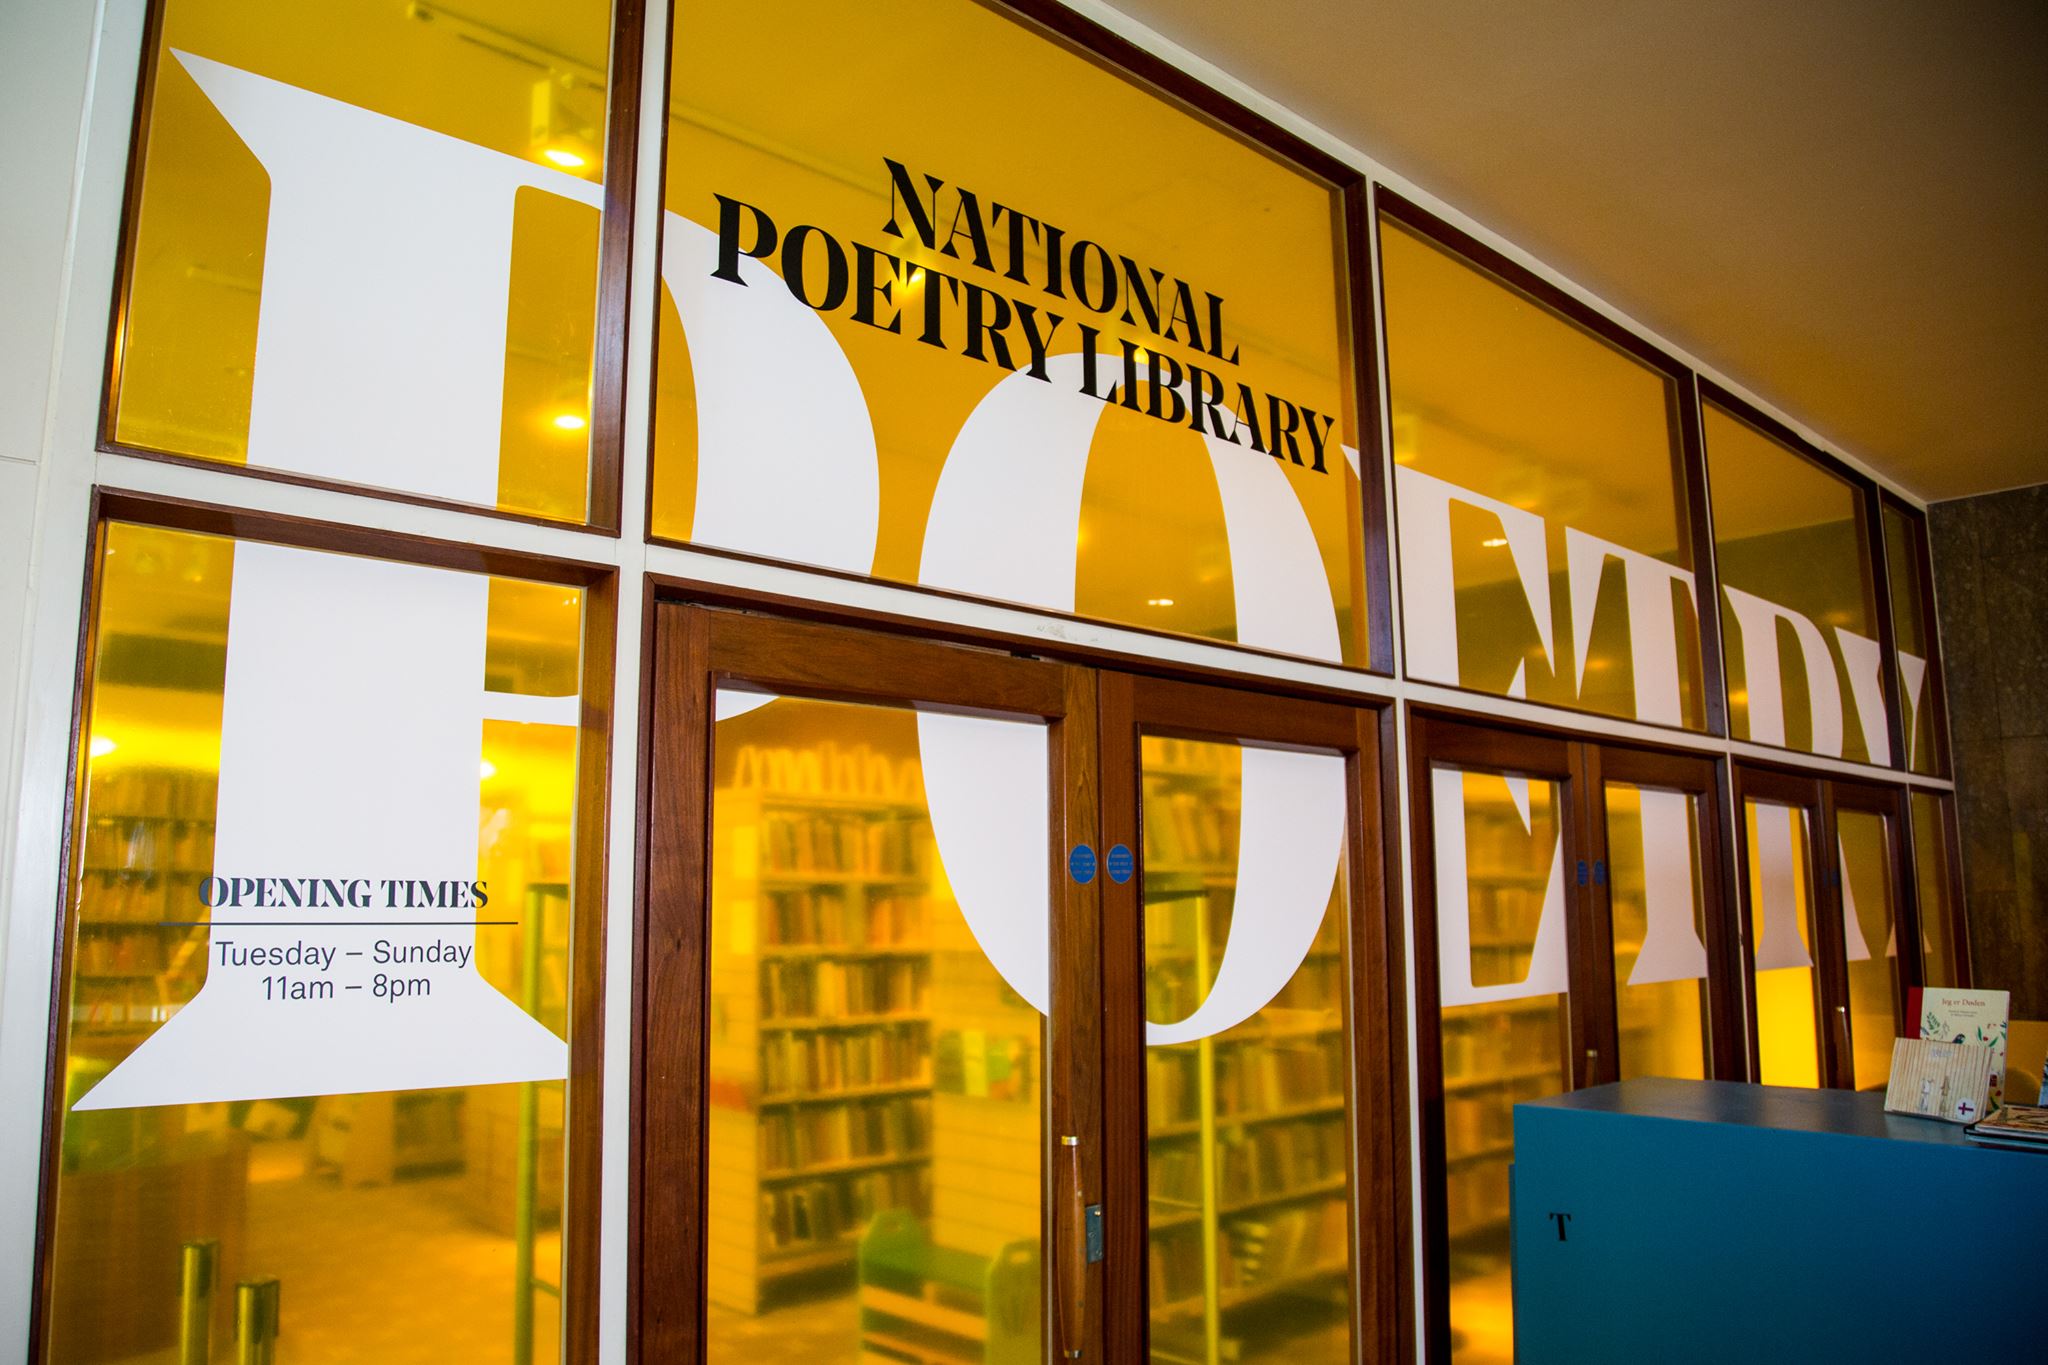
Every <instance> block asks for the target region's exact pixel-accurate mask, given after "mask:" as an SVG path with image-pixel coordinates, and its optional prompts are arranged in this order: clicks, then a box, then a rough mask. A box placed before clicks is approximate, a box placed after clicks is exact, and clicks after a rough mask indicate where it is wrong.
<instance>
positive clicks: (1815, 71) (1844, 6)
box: [1112, 0, 2048, 500]
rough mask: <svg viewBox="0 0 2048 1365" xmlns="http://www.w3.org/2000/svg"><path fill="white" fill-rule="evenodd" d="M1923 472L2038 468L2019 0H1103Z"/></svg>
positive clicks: (2047, 301) (2042, 31)
mask: <svg viewBox="0 0 2048 1365" xmlns="http://www.w3.org/2000/svg"><path fill="white" fill-rule="evenodd" d="M1112 3H1114V4H1115V5H1116V7H1117V8H1118V9H1119V10H1121V11H1123V12H1124V13H1126V14H1128V15H1130V16H1131V17H1132V18H1134V19H1136V20H1137V21H1139V22H1140V23H1142V24H1145V25H1146V26H1148V27H1150V28H1152V29H1154V30H1155V31H1157V32H1158V33H1160V34H1162V35H1164V36H1165V37H1167V38H1169V39H1172V40H1173V41H1175V42H1177V43H1179V44H1181V45H1182V46H1183V47H1186V48H1187V49H1188V50H1190V51H1192V52H1194V53H1196V54H1197V55H1199V56H1201V57H1203V58H1205V59H1207V60H1208V61H1210V62H1213V63H1214V64H1215V65H1216V66H1218V67H1219V68H1221V69H1222V70H1224V71H1226V72H1228V73H1229V74H1230V75H1232V76H1235V77H1237V78H1238V79H1240V80H1242V81H1244V82H1245V83H1246V84H1247V85H1249V86H1251V87H1253V88H1254V89H1256V90H1258V91H1260V92H1261V93H1262V94H1264V95H1266V96H1269V97H1270V98H1272V99H1274V100H1276V101H1278V102H1279V103H1281V104H1283V105H1285V106H1287V107H1288V108H1290V109H1292V110H1294V111H1295V112H1296V113H1298V114H1299V115H1301V116H1302V117H1304V118H1306V119H1308V120H1309V121H1310V122H1312V123H1314V124H1316V125H1317V126H1319V127H1321V128H1323V129H1325V130H1326V131H1328V132H1329V133H1331V134H1333V135H1334V136H1336V137H1338V138H1341V139H1342V140H1344V141H1345V142H1347V143H1349V144H1350V145H1352V146H1354V147H1356V148H1358V149H1359V150H1360V151H1362V152H1364V153H1366V154H1367V155H1369V156H1371V157H1373V158H1375V159H1376V160H1378V161H1379V162H1381V163H1382V164H1383V165H1385V166H1387V167H1388V168H1390V169H1391V170H1393V171H1394V172H1396V173H1398V174H1400V175H1402V176H1405V177H1407V178H1408V179H1409V180H1410V181H1412V182H1413V183H1414V184H1415V185H1417V186H1419V187H1421V188H1422V189H1425V190H1427V191H1430V192H1431V193H1434V194H1437V195H1440V196H1441V197H1442V198H1443V199H1444V200H1445V201H1446V202H1448V203H1450V204H1452V205H1454V206H1456V207H1457V208H1458V209H1460V210H1462V211H1464V212H1466V213H1468V214H1470V215H1471V216H1472V217H1473V218H1475V219H1476V220H1477V221H1479V222H1480V223H1483V224H1485V225H1486V226H1488V227H1490V228H1492V229H1493V230H1494V231H1496V232H1498V233H1500V234H1501V235H1503V236H1505V237H1507V238H1508V239H1510V240H1512V241H1513V242H1515V243H1516V244H1517V245H1519V246H1521V247H1522V248H1524V249H1525V250H1527V251H1529V252H1531V253H1533V254H1534V255H1535V256H1537V257H1538V258H1540V259H1542V260H1544V261H1545V262H1547V263H1548V264H1549V265H1551V266H1552V267H1553V268H1555V269H1556V270H1558V271H1560V272H1562V273H1563V274H1564V275H1566V276H1567V277H1569V278H1571V279H1573V280H1575V281H1577V282H1578V283H1579V284H1580V285H1582V286H1584V287H1585V288H1587V289H1589V290H1591V291H1593V292H1594V293H1596V294H1598V295H1599V296H1601V297H1602V298H1604V299H1606V300H1607V301H1608V302H1610V303H1611V304H1613V305H1614V306H1616V307H1618V308H1621V309H1623V310H1624V311H1626V312H1628V313H1629V314H1631V315H1632V316H1634V317H1635V318H1637V319H1638V320H1639V321H1641V322H1642V323H1643V324H1644V325H1645V326H1648V327H1651V328H1654V329H1656V330H1657V331H1658V332H1660V333H1662V334H1663V335H1664V336H1666V337H1668V338H1669V339H1670V340H1671V341H1672V342H1674V343H1676V344H1677V345H1679V346H1682V347H1684V348H1686V349H1688V350H1690V351H1691V352H1693V353H1694V354H1695V355H1697V356H1699V357H1700V358H1701V359H1702V360H1703V361H1704V362H1706V363H1707V364H1710V365H1712V366H1715V367H1717V368H1718V369H1720V370H1721V371H1722V372H1723V373H1724V374H1726V375H1727V376H1728V377H1729V378H1730V379H1732V380H1734V381H1735V382H1736V383H1738V384H1741V385H1743V386H1744V387H1746V388H1748V389H1750V390H1751V391H1753V392H1754V393H1756V394H1757V395H1758V396H1760V397H1762V398H1764V399H1766V400H1768V401H1770V402H1772V403H1774V404H1776V405H1777V406H1778V407H1780V408H1782V409H1783V410H1784V411H1786V412H1787V413H1789V414H1791V415H1792V416H1794V417H1795V418H1797V419H1799V420H1800V421H1801V422H1803V423H1804V424H1806V425H1807V426H1809V427H1810V428H1812V429H1814V430H1815V431H1817V432H1818V433H1820V434H1821V435H1822V436H1823V437H1824V438H1825V439H1826V440H1828V441H1830V442H1833V443H1835V444H1837V445H1838V446H1839V447H1841V448H1843V449H1846V450H1848V451H1850V452H1853V453H1855V454H1856V455H1858V456H1860V457H1861V458H1863V459H1864V460H1865V461H1866V462H1867V463H1869V464H1871V465H1872V466H1874V467H1875V468H1877V469H1879V470H1880V471H1882V472H1883V473H1885V474H1887V475H1889V476H1890V477H1892V478H1893V479H1895V480H1896V481H1898V482H1899V483H1901V484H1903V485H1904V486H1905V487H1907V488H1908V489H1910V490H1912V491H1913V492H1916V493H1918V494H1920V495H1921V496H1923V497H1925V498H1928V499H1930V500H1939V499H1943V498H1952V497H1960V496H1963V495H1966V494H1970V493H1978V492H1986V491H1989V490H1992V489H1999V488H2008V487H2013V486H2016V485H2022V484H2033V483H2040V482H2044V481H2048V3H2044V0H2022V2H2021V3H2011V2H2010V0H1702V2H1701V3H1690V4H1687V3H1677V2H1676V0H1538V2H1537V3H1517V2H1516V0H1351V2H1350V3H1346V0H1257V3H1243V0H1236V2H1233V0H1112Z"/></svg>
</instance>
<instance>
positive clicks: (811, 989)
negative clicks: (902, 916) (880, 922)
mask: <svg viewBox="0 0 2048 1365" xmlns="http://www.w3.org/2000/svg"><path fill="white" fill-rule="evenodd" d="M930 977H931V960H930V959H929V958H920V957H906V958H882V959H879V960H874V961H860V962H840V961H836V960H834V959H832V958H818V959H813V960H799V961H787V960H784V961H773V962H766V963H763V964H762V966H761V1014H762V1018H763V1021H764V1022H771V1021H773V1020H777V1019H836V1018H840V1017H842V1016H844V1015H849V1014H911V1013H915V1012H916V1011H918V1010H920V1009H923V1008H924V999H925V987H926V986H927V984H928V983H929V981H930Z"/></svg>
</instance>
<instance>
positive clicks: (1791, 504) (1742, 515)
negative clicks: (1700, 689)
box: [1702, 403, 1891, 763]
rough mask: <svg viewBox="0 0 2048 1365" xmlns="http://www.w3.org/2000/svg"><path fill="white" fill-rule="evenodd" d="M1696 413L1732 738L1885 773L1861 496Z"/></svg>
mask: <svg viewBox="0 0 2048 1365" xmlns="http://www.w3.org/2000/svg"><path fill="white" fill-rule="evenodd" d="M1702 411H1703V413H1704V419H1705V423H1706V438H1707V466H1708V471H1709V484H1710V486H1711V487H1712V489H1713V494H1714V546H1715V553H1716V556H1717V559H1716V563H1717V565H1718V567H1719V570H1720V574H1721V589H1722V593H1721V621H1722V626H1723V635H1724V639H1725V641H1726V647H1725V649H1724V651H1723V653H1724V656H1725V658H1726V660H1727V668H1728V723H1729V725H1730V727H1731V729H1732V731H1733V733H1734V735H1735V737H1736V738H1737V739H1749V740H1755V741H1757V742H1758V743H1761V744H1776V745H1781V746H1784V747H1786V748H1792V749H1802V750H1805V751H1807V752H1810V753H1819V754H1825V755H1827V756H1829V757H1831V758H1851V759H1861V760H1865V761H1869V762H1878V763H1886V762H1889V761H1890V751H1891V745H1890V741H1889V739H1888V738H1887V737H1886V733H1885V716H1884V702H1883V689H1882V687H1881V685H1880V680H1879V662H1878V649H1877V609H1876V606H1875V601H1876V598H1875V597H1874V595H1873V591H1872V586H1871V577H1870V562H1871V560H1870V531H1869V528H1868V527H1867V526H1866V525H1865V524H1864V517H1863V495H1862V494H1861V493H1860V492H1858V491H1857V489H1856V488H1855V487H1854V486H1853V485H1852V484H1850V483H1849V482H1848V481H1847V480H1846V479H1843V478H1842V477H1841V476H1840V475H1837V474H1834V473H1832V472H1830V471H1829V470H1826V469H1823V468H1822V467H1821V466H1820V465H1818V464H1816V463H1814V462H1813V461H1812V460H1809V459H1807V458H1806V457H1805V456H1804V455H1801V454H1799V453H1798V452H1797V451H1794V450H1793V449H1792V448H1791V447H1789V446H1786V445H1782V444H1780V443H1779V442H1777V441H1775V440H1773V439H1772V438H1770V437H1769V436H1766V435H1765V434H1764V433H1763V432H1761V431H1759V430H1757V429H1756V428H1755V427H1753V426H1750V425H1749V424H1748V423H1747V422H1744V421H1742V420H1740V419H1738V418H1737V417H1735V416H1733V415H1732V414H1730V413H1728V412H1726V411H1724V410H1722V409H1721V408H1719V407H1717V406H1715V405H1714V404H1712V403H1707V404H1704V405H1703V407H1702Z"/></svg>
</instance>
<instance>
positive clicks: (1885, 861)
mask: <svg viewBox="0 0 2048 1365" xmlns="http://www.w3.org/2000/svg"><path fill="white" fill-rule="evenodd" d="M1835 828H1836V832H1837V834H1838V835H1839V837H1840V838H1841V841H1842V846H1841V849H1840V853H1841V858H1842V864H1841V871H1842V936H1843V943H1844V945H1845V947H1846V949H1847V952H1848V957H1849V1034H1850V1037H1851V1039H1852V1040H1853V1041H1854V1050H1855V1081H1856V1088H1857V1089H1858V1090H1874V1089H1882V1088H1883V1087H1884V1085H1885V1083H1886V1082H1887V1081H1889V1080H1890V1079H1891V1073H1892V1040H1893V1039H1894V1038H1896V1037H1897V1036H1898V1032H1899V1025H1898V1015H1899V1002H1898V994H1897V992H1898V973H1897V971H1896V969H1895V964H1896V963H1897V961H1898V954H1899V943H1898V931H1897V923H1898V920H1897V918H1896V913H1897V912H1896V908H1895V904H1896V903H1895V900H1894V897H1893V894H1892V882H1891V829H1890V822H1889V821H1887V820H1886V819H1885V818H1884V817H1883V816H1882V815H1875V814H1872V813H1871V812H1869V811H1860V810H1845V811H1841V812H1839V813H1837V815H1836V817H1835Z"/></svg>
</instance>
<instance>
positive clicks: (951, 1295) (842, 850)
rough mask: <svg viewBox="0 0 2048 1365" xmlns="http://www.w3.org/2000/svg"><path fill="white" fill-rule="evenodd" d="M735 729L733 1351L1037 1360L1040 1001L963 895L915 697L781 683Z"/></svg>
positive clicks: (730, 989) (722, 1227) (725, 940)
mask: <svg viewBox="0 0 2048 1365" xmlns="http://www.w3.org/2000/svg"><path fill="white" fill-rule="evenodd" d="M991 723H1007V722H991ZM1019 723H1021V722H1019ZM714 738H715V743H714V756H715V758H714V761H715V764H716V768H717V777H716V791H715V794H714V802H713V815H712V839H711V845H712V915H711V952H710V971H709V978H710V979H709V994H710V1036H709V1044H708V1049H707V1060H708V1069H709V1076H708V1086H707V1088H708V1098H709V1113H708V1115H707V1137H708V1141H707V1149H706V1162H707V1168H708V1190H707V1194H708V1199H707V1206H706V1222H707V1234H706V1235H707V1243H708V1251H709V1258H708V1273H707V1293H708V1296H709V1299H710V1303H711V1308H712V1314H711V1318H710V1321H709V1327H708V1331H709V1338H710V1340H711V1342H712V1344H713V1347H714V1353H716V1352H718V1351H725V1352H730V1353H735V1358H738V1356H740V1355H746V1356H748V1357H749V1358H783V1356H782V1354H781V1353H792V1354H791V1358H793V1353H796V1352H799V1351H801V1350H802V1349H805V1348H807V1347H810V1348H815V1349H817V1350H818V1351H819V1352H821V1354H822V1358H827V1359H840V1358H845V1357H847V1356H848V1355H849V1354H850V1353H853V1352H855V1351H858V1352H859V1353H860V1354H861V1358H863V1359H874V1360H915V1361H920V1362H928V1363H929V1365H944V1363H945V1362H955V1361H957V1362H969V1361H972V1362H991V1361H1010V1360H1018V1361H1022V1360H1029V1359H1036V1358H1037V1355H1038V1352H1039V1350H1040V1348H1041V1344H1042V1342H1041V1320H1042V1303H1041V1300H1042V1295H1041V1293H1040V1288H1039V1283H1040V1279H1041V1275H1040V1248H1039V1236H1040V1226H1041V1219H1042V1199H1041V1196H1040V1179H1041V1173H1040V1161H1041V1148H1042V1144H1043V1141H1044V1133H1043V1125H1042V1121H1041V1119H1040V1090H1039V1084H1040V1072H1041V1057H1042V1055H1043V1021H1042V1019H1041V1017H1040V1016H1039V1014H1038V1012H1037V1011H1036V1010H1035V1009H1033V1008H1032V1007H1031V1006H1030V1005H1029V1004H1027V1003H1026V1002H1025V1001H1024V1000H1023V999H1022V997H1020V996H1018V995H1017V994H1016V993H1015V992H1014V991H1013V990H1011V989H1010V988H1009V987H1008V986H1007V985H1006V984H1005V983H1004V982H1003V980H1002V978H1001V977H1000V976H999V975H998V974H997V973H996V971H995V969H994V968H993V967H992V966H991V965H990V964H989V962H988V960H987V958H986V957H985V956H984V954H983V953H982V951H981V949H980V946H979V945H978V943H977V942H976V941H975V938H974V936H973V934H972V932H971V931H970V930H969V928H968V926H967V924H966V921H965V920H964V918H963V917H962V916H961V914H960V911H959V909H958V907H957V905H956V903H955V902H954V900H953V897H952V893H951V889H950V886H949V884H948V881H947V878H946V871H945V868H944V865H943V863H942V862H941V860H940V858H939V856H938V849H937V844H936V839H935V836H934V834H933V830H932V823H931V817H930V813H929V811H928V809H927V807H926V804H925V795H924V784H923V773H922V768H921V765H920V763H919V760H918V751H917V721H916V717H915V716H914V715H913V714H912V713H910V712H909V711H905V710H897V709H893V708H885V707H876V706H866V705H855V704H850V703H839V702H822V701H807V700H802V699H797V698H781V699H778V700H775V701H772V702H770V703H768V704H766V705H759V706H756V707H754V708H753V709H751V710H748V711H747V712H746V713H744V714H738V715H730V716H728V717H727V718H726V719H723V720H721V721H719V722H718V725H717V727H716V730H715V732H714Z"/></svg>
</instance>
